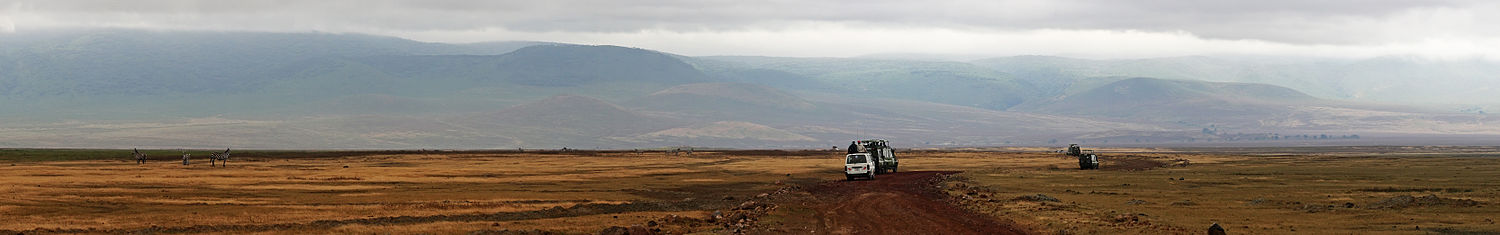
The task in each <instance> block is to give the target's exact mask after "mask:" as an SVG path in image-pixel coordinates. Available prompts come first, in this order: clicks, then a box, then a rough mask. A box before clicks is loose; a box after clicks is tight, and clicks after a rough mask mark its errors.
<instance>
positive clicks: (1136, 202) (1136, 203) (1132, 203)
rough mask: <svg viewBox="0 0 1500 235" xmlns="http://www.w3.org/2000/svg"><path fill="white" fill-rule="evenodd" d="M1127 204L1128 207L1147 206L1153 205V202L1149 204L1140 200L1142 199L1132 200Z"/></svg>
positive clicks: (1126, 202)
mask: <svg viewBox="0 0 1500 235" xmlns="http://www.w3.org/2000/svg"><path fill="white" fill-rule="evenodd" d="M1125 204H1126V205H1145V204H1151V202H1147V201H1144V200H1140V199H1130V201H1125Z"/></svg>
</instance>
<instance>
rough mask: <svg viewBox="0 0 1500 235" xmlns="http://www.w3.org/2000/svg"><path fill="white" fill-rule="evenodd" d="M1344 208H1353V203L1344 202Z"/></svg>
mask: <svg viewBox="0 0 1500 235" xmlns="http://www.w3.org/2000/svg"><path fill="white" fill-rule="evenodd" d="M1344 208H1354V203H1353V202H1345V203H1344Z"/></svg>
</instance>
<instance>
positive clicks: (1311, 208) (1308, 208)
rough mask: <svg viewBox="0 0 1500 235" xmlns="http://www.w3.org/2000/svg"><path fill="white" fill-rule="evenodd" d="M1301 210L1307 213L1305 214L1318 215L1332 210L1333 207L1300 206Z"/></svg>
mask: <svg viewBox="0 0 1500 235" xmlns="http://www.w3.org/2000/svg"><path fill="white" fill-rule="evenodd" d="M1302 210H1303V211H1307V213H1318V212H1324V211H1330V210H1333V205H1317V204H1307V205H1302Z"/></svg>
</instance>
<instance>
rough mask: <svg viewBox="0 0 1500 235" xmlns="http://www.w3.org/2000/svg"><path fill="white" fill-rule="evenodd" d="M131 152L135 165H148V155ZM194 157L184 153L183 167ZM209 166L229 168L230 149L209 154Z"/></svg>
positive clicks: (133, 150)
mask: <svg viewBox="0 0 1500 235" xmlns="http://www.w3.org/2000/svg"><path fill="white" fill-rule="evenodd" d="M131 151H132V153H131V157H134V158H135V164H136V165H140V164H146V153H142V152H141V150H140V149H131ZM192 156H193V154H190V153H187V151H183V153H182V165H188V159H189V158H192ZM215 161H217V162H215ZM208 166H210V167H213V166H219V167H227V166H229V149H227V148H226V149H224V151H223V152H214V153H213V154H209V155H208Z"/></svg>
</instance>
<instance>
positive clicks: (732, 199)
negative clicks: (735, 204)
mask: <svg viewBox="0 0 1500 235" xmlns="http://www.w3.org/2000/svg"><path fill="white" fill-rule="evenodd" d="M724 200H725V201H734V196H724Z"/></svg>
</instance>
